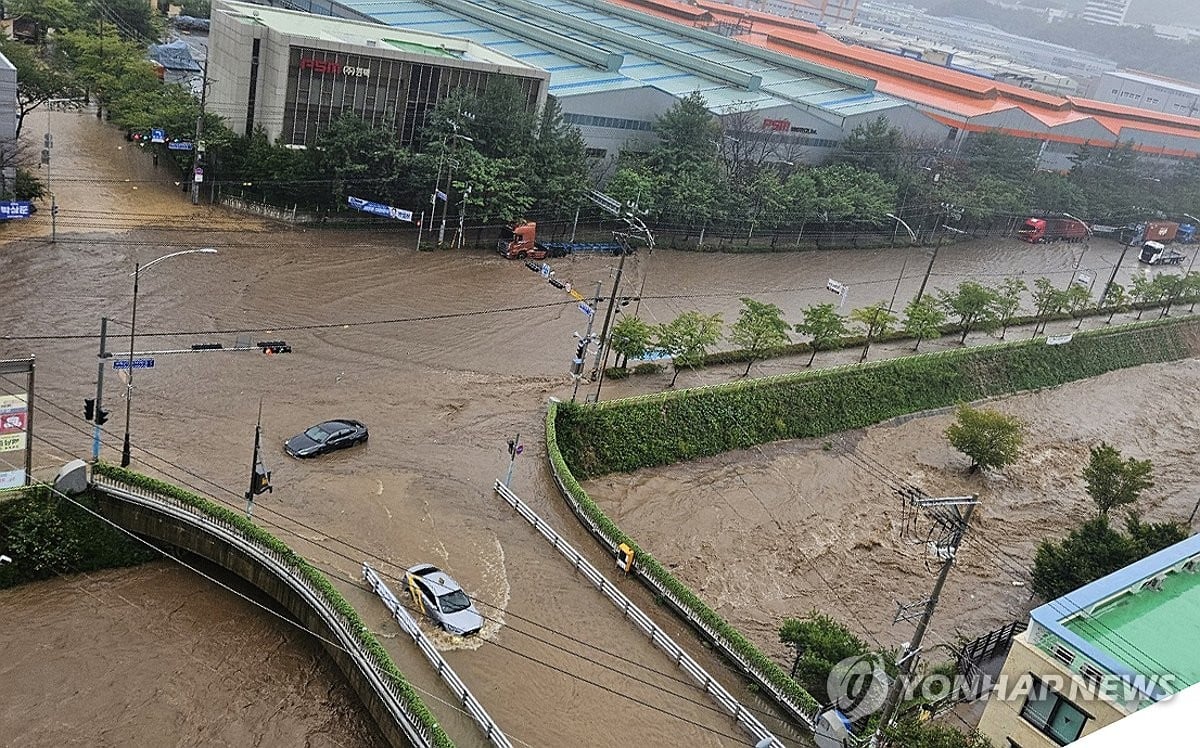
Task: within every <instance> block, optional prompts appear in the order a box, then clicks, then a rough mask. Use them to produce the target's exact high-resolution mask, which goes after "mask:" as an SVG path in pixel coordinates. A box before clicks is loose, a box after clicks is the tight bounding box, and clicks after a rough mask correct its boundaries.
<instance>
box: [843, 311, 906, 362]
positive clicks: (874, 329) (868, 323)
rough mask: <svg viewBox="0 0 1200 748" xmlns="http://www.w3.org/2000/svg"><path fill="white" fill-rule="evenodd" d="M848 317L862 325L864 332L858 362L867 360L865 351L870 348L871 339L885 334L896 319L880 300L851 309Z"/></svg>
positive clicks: (894, 323)
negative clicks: (864, 338)
mask: <svg viewBox="0 0 1200 748" xmlns="http://www.w3.org/2000/svg"><path fill="white" fill-rule="evenodd" d="M850 319H851V320H853V321H855V322H857V323H858V324H860V325H862V326H863V330H864V332H866V340H865V341H864V342H863V349H862V356H861V357H859V359H858V360H859V362H860V363H861V362H863V361H866V360H867V352H868V351H870V350H871V343H872V341H874V340H875V339H876V338H879V337H881V336H883V335H887V334H888V333H889V332H890V331H891V330H892V328H893V327H894V326H895V325H896V321H897V317H896V315H895V314H892V312H891V310H889V309H888V308H887V307H886V306H884V305H883V303H882V302H880V303H878V304H872V305H871V306H866V307H862V308H861V309H853V310H851V311H850Z"/></svg>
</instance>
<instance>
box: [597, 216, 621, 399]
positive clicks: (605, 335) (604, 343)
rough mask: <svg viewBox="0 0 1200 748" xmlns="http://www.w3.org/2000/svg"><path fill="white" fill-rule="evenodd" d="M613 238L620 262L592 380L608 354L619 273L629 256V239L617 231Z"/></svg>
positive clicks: (606, 312) (609, 300)
mask: <svg viewBox="0 0 1200 748" xmlns="http://www.w3.org/2000/svg"><path fill="white" fill-rule="evenodd" d="M613 237H614V238H615V239H616V240H617V243H618V244H620V245H621V261H620V262H618V263H617V277H616V279H615V280H614V281H613V290H612V296H610V297H609V299H608V309H606V310H605V311H604V325H603V326H602V327H601V328H600V342H599V343H598V344H597V346H596V357H595V359H594V360H593V361H592V376H591V378H592V379H595V378H596V376H597V373H598V372H599V371H600V357H601V356H602V355H604V354H606V353H607V352H608V343H607V341H608V327H609V325H611V324H612V318H613V314H614V313H615V311H616V308H617V299H618V296H617V292H618V291H620V289H621V273H623V272H624V271H625V258H626V257H628V256H629V237H628V236H627V235H626V234H623V233H621V232H618V231H614V232H613ZM596 300H597V302H599V300H600V293H599V292H597V293H596Z"/></svg>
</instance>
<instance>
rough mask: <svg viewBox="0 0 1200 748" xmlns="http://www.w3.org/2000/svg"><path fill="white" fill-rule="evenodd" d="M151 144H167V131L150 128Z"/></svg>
mask: <svg viewBox="0 0 1200 748" xmlns="http://www.w3.org/2000/svg"><path fill="white" fill-rule="evenodd" d="M150 142H151V143H165V142H167V131H166V130H164V129H162V128H161V127H152V128H150Z"/></svg>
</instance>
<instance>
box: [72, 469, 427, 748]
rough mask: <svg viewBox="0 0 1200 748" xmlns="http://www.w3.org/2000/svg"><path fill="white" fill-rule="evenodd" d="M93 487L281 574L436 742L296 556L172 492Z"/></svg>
mask: <svg viewBox="0 0 1200 748" xmlns="http://www.w3.org/2000/svg"><path fill="white" fill-rule="evenodd" d="M92 486H93V488H95V489H96V490H99V491H102V492H103V493H105V494H107V495H109V496H111V497H113V498H116V499H120V500H122V501H127V502H129V503H131V504H136V505H138V506H142V507H147V508H149V509H152V510H153V511H156V512H160V513H162V514H166V515H168V516H170V517H171V518H173V519H176V520H179V521H181V522H183V523H185V524H187V525H190V526H192V527H194V528H196V529H197V530H201V531H203V532H206V533H208V534H210V535H212V536H214V537H216V538H218V539H219V540H222V541H224V542H226V543H229V544H230V545H233V546H235V547H237V548H238V549H239V550H241V551H242V552H244V553H245V554H246V555H248V556H250V557H251V558H253V559H254V560H255V561H257V562H258V563H260V564H262V565H263V566H264V567H266V568H268V569H270V570H271V571H273V572H274V573H275V575H276V576H277V577H279V578H280V579H281V580H283V581H284V582H286V583H287V584H288V586H290V587H291V588H292V589H293V590H295V591H296V592H297V593H298V594H299V595H300V596H301V597H302V598H304V600H305V602H307V603H308V604H309V605H310V606H312V608H313V609H314V610H316V611H317V613H319V614H320V616H321V618H322V619H323V620H324V621H325V623H326V624H327V625H328V626H329V628H330V630H331V631H332V632H333V633H334V635H335V636H336V637H337V642H338V645H339V646H340V647H341V648H342V649H343V650H345V651H346V653H347V654H349V655H350V657H351V658H352V659H353V660H354V663H355V665H357V667H358V669H359V672H360V673H362V675H363V677H364V678H366V680H367V682H368V683H370V684H371V687H372V688H373V689H374V690H375V692H376V693H378V694H379V696H380V699H381V701H382V702H383V704H384V705H385V707H386V708H387V710H388V713H389V714H391V715H392V718H393V719H394V720H395V722H396V724H397V725H398V726H399V727H400V729H401V730H402V731H403V732H404V734H405V736H406V737H407V738H408V739H409V740H410V741H412V743H413V745H415V746H418V747H419V748H428V747H430V746H433V745H434V741H433V736H432V734H431V732H430V731H429V730H428V728H427V727H426V726H425V724H424V723H423V722H422V721H421V720H420V719H419V718H418V717H417V716H416V715H415V714H412V713H410V712H409V710H408V708H407V706H406V704H405V700H404V698H403V697H402V695H401V693H400V691H399V689H398V688H397V687H396V684H395V681H394V680H393V679H392V677H391V676H390V675H389V674H388V673H387V671H386V670H385V669H384V668H383V667H382V666H381V664H380V662H379V661H378V660H377V659H376V658H375V656H374V655H373V654H372V653H371V652H370V651H369V650H367V649H366V648H365V647H363V646H362V643H361V641H360V640H359V638H358V636H357V635H356V632H355V630H354V629H353V627H351V626H350V623H349V621H347V620H346V619H345V618H344V617H343V616H342V614H341V612H339V611H338V610H337V609H336V608H334V607H333V606H332V605H331V604H330V603H329V601H328V600H327V599H326V597H325V595H324V593H323V592H322V591H321V590H319V589H318V588H316V587H315V586H313V585H312V583H311V582H309V580H308V579H307V577H306V576H305V575H304V574H302V573H301V572H300V569H299V568H298V567H297V566H296V565H295V564H294V563H292V562H291V561H290V560H288V559H286V558H284V557H283V556H281V555H280V554H279V553H278V552H277V551H275V550H273V549H271V548H268V547H266V546H264V545H262V544H260V543H258V542H256V541H254V540H252V539H250V538H247V537H245V536H244V535H243V534H242V532H241V530H240V529H239V528H238V527H237V526H235V525H233V524H231V523H228V522H223V521H221V520H219V519H216V518H215V517H213V516H211V515H209V514H207V513H205V512H203V511H201V510H199V509H197V508H196V507H194V506H191V505H189V504H187V503H184V502H182V501H180V500H178V499H175V498H172V497H170V496H164V495H162V494H160V493H157V492H155V491H150V490H147V489H143V488H139V487H136V486H131V485H129V484H126V483H123V482H121V481H116V480H113V479H111V478H107V477H105V476H102V475H93V476H92Z"/></svg>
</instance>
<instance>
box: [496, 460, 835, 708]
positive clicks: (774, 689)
mask: <svg viewBox="0 0 1200 748" xmlns="http://www.w3.org/2000/svg"><path fill="white" fill-rule="evenodd" d="M548 462H549V463H550V472H551V474H553V476H554V482H555V484H556V485H557V486H558V490H559V493H561V494H562V495H563V498H564V499H566V501H567V503H568V504H569V505H570V506H571V509H572V511H573V512H574V513H575V516H576V517H577V518H578V519H579V521H580V522H582V523H583V524H584V526H585V528H586V529H587V530H588V532H590V533H591V534H592V536H593V537H595V538H597V539H599V540H600V542H601V543H602V544H603V545H604V546H605V548H606V549H607V550H608V552H609V553H611V554H613V555H614V557H615V556H616V553H617V542H616V541H615V540H613V539H612V538H610V537H609V536H608V534H607V533H605V532H604V530H603V529H602V528H601V527H600V525H599V524H597V523H596V521H595V520H593V519H592V518H591V517H590V516H588V513H587V512H585V511H584V510H583V507H582V506H580V505H579V503H578V502H577V501H576V500H575V497H574V496H572V495H571V492H570V491H568V490H567V487H566V484H564V483H563V479H562V476H561V475H559V473H558V468H556V467H555V465H554V460H549V461H548ZM497 484H498V487H497V489H496V490H497V491H499V490H500V489H499V486H500V483H499V481H497ZM506 490H507V489H506ZM633 573H634V574H636V575H637V578H638V579H639V580H641V581H642V583H644V584H645V585H647V586H648V587H650V589H652V590H653V591H654V593H655V594H656V595H660V596H662V597H664V598H666V599H668V600H670V601H671V604H672V605H673V606H674V607H675V609H676V610H677V611H679V614H680V615H681V616H683V617H684V618H685V619H686V620H687V622H688V623H689V624H691V625H692V626H693V627H694V628H696V629H697V630H698V631H700V632H701V633H702V634H703V635H704V636H705V637H706V638H707V639H708V641H709V643H711V644H712V645H713V646H714V647H716V648H717V649H718V650H720V652H721V654H723V655H725V657H726V658H728V659H729V660H731V661H732V662H734V663H735V664H736V665H737V667H738V668H740V669H741V671H742V672H743V673H745V674H746V675H747V676H749V677H750V678H752V679H753V680H754V682H755V683H757V684H758V686H759V687H760V688H762V689H763V690H764V691H766V692H767V694H768V695H769V696H770V697H771V699H772V700H773V701H774V702H775V703H776V704H778V705H779V706H780V707H781V708H783V709H784V710H785V711H786V712H788V714H790V715H791V716H792V718H793V719H795V720H797V721H798V722H799V723H800V724H801V725H804V726H806V727H808V728H809V729H815V726H816V723H817V719H818V717H820V711H819V710H817V711H814V710H811V709H805V708H804V707H803V706H801V705H800V704H797V703H796V702H795V701H794V700H793V699H792V697H791V696H789V695H788V694H787V693H785V692H784V691H783V690H782V689H780V688H779V687H778V686H777V685H775V683H774V682H772V681H771V679H770V678H768V677H767V676H766V674H765V673H763V672H762V671H760V670H759V669H758V667H756V666H755V665H754V664H753V663H752V662H750V660H748V659H747V658H746V657H745V656H744V655H743V654H742V653H741V652H739V651H738V650H737V648H736V647H734V646H733V645H732V644H731V643H730V642H729V641H728V640H727V639H726V638H725V636H724V634H722V633H721V632H719V631H717V630H716V629H714V628H713V627H712V626H710V625H709V624H708V623H707V622H705V621H704V620H702V619H701V618H700V617H699V616H697V615H695V613H693V612H692V609H691V607H690V606H689V605H688V604H687V603H685V602H684V601H683V600H680V599H679V596H678V595H676V594H675V593H674V592H673V591H672V590H671V589H670V588H669V587H667V586H666V585H665V584H663V583H662V582H661V581H660V580H659V579H657V578H655V577H653V576H651V575H649V574H643V573H641V572H639V571H638V568H637V560H636V559H635V560H634V568H633Z"/></svg>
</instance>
